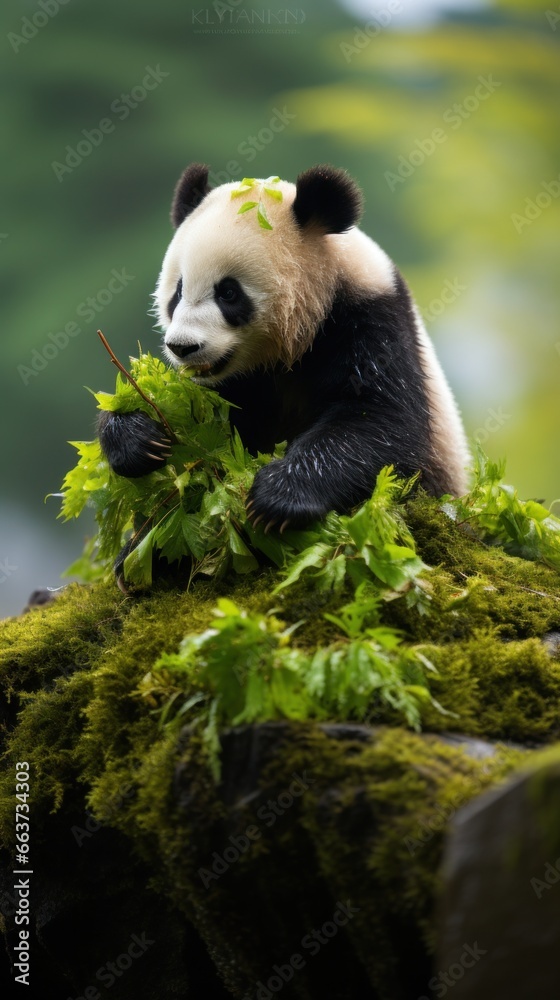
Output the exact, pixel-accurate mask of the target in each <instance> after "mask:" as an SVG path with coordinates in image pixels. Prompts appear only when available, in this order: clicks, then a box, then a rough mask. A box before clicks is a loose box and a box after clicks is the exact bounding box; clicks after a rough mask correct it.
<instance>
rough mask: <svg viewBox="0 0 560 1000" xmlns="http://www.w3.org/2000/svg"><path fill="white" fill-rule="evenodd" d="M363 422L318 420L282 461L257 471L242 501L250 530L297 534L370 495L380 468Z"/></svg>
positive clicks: (271, 463)
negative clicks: (290, 529) (260, 528)
mask: <svg viewBox="0 0 560 1000" xmlns="http://www.w3.org/2000/svg"><path fill="white" fill-rule="evenodd" d="M368 437H369V435H368V429H367V428H366V426H364V421H363V418H362V417H361V415H360V417H356V418H355V419H352V418H350V419H349V418H348V416H346V419H344V420H341V421H337V420H331V421H328V420H323V421H321V422H320V423H319V424H317V425H315V426H314V427H312V428H311V429H310V430H308V431H306V432H305V433H304V434H301V435H300V436H299V437H297V438H295V439H294V441H292V443H291V444H290V446H289V448H288V450H287V452H286V455H285V457H284V458H281V459H278V460H275V461H272V462H270V463H269V464H268V465H266V466H264V468H262V469H259V471H258V472H257V475H256V476H255V479H254V482H253V486H252V488H251V491H250V493H249V497H248V501H247V513H248V516H249V519H250V521H251V523H252V524H253V526H254V527H256V526H257V525H258V524H262V526H263V527H264V529H265V531H268V530H270V529H271V528H273V527H276V528H279V529H280V531H283V530H284V528H286V527H288V526H289V527H293V528H300V527H304V526H305V525H307V524H309V523H310V522H311V521H314V520H316V519H317V518H320V517H324V516H325V514H327V513H328V512H329V511H330V510H336V511H339V512H340V513H344V512H347V511H349V510H350V509H351V508H352V507H354V506H355V505H356V504H358V503H361V502H363V501H364V500H366V499H367V497H368V496H370V495H371V492H372V490H373V487H374V485H375V477H376V474H377V472H379V469H380V468H381V466H382V465H383V464H384V463H383V461H381V459H380V462H377V461H373V460H372V454H373V449H372V447H371V445H370V442H369V441H368Z"/></svg>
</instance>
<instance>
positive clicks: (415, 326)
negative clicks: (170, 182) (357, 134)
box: [99, 163, 469, 530]
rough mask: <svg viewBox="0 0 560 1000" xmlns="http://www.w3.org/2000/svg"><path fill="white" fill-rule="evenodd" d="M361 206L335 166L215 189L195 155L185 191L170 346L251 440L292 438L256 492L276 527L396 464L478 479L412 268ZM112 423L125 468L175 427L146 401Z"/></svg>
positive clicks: (113, 443)
mask: <svg viewBox="0 0 560 1000" xmlns="http://www.w3.org/2000/svg"><path fill="white" fill-rule="evenodd" d="M271 191H274V192H275V193H274V194H272V193H271ZM255 201H256V202H257V203H260V206H262V207H264V212H261V208H259V207H257V208H255V205H254V203H255ZM250 202H253V208H252V209H251V208H250ZM361 205H362V196H361V193H360V191H359V189H358V187H357V186H356V184H355V183H354V181H353V180H352V179H351V178H350V177H349V176H348V174H347V173H346V172H344V171H342V170H339V169H335V168H333V167H331V166H317V167H312V168H311V169H310V170H307V171H305V172H304V173H302V174H300V175H299V177H298V178H297V181H296V183H295V184H292V183H288V182H286V181H280V180H279V179H278V178H276V179H270V178H269V179H268V181H257V180H255V181H252V180H251V181H249V182H247V183H244V184H242V185H241V187H240V184H239V182H233V183H227V184H222V185H220V186H218V187H215V188H214V189H210V187H209V185H208V168H207V167H206V166H203V165H202V164H196V163H195V164H191V166H189V167H188V168H187V169H186V170H185V171H184V173H183V174H182V176H181V178H180V179H179V182H178V184H177V186H176V188H175V193H174V198H173V203H172V211H171V218H172V222H173V224H174V226H175V230H176V231H175V234H174V236H173V239H172V240H171V243H170V245H169V248H168V250H167V252H166V254H165V258H164V260H163V264H162V268H161V274H160V276H159V281H158V283H157V289H156V292H155V302H156V312H157V315H158V317H159V322H160V324H161V327H162V329H163V331H164V355H165V356H166V358H167V359H168V360H169V361H170V362H171V363H172V364H173V365H187V366H188V367H189V368H191V369H192V370H193V376H192V377H193V378H194V379H195V380H196V381H197V382H198V383H199V384H201V385H205V386H211V387H212V388H215V389H218V390H219V392H220V393H221V395H222V396H223V397H224V398H225V399H227V400H229V401H230V402H231V403H234V404H235V405H236V407H238V409H232V410H231V423H232V424H233V425H234V426H235V427H237V429H238V430H239V433H240V435H241V438H242V440H243V442H244V444H245V445H246V446H247V448H249V450H251V451H252V452H254V453H256V452H257V451H261V452H269V451H272V450H273V448H274V445H275V444H277V443H279V442H281V441H284V440H287V442H288V447H287V450H286V453H285V456H284V457H283V458H281V459H277V460H274V461H271V462H270V463H269V464H268V465H266V466H265V467H263V468H261V469H260V470H259V472H258V473H257V475H256V477H255V480H254V484H253V487H252V489H251V492H250V495H249V498H248V504H247V511H248V516H249V518H250V519H251V521H252V523H253V524H254V525H255V526H256V525H257V524H259V523H260V524H262V526H263V527H264V529H265V530H271V529H275V528H276V529H279V530H283V529H284V528H285V527H286V526H287V525H290V526H294V527H299V526H304V525H306V524H307V523H309V522H310V521H312V520H314V519H315V518H320V517H322V516H323V515H325V514H326V513H327V512H328V511H330V510H336V511H339V512H348V511H349V510H350V509H351V508H352V507H354V506H355V505H356V504H359V503H360V502H362V501H364V500H365V499H366V498H367V497H368V496H369V495H370V494H371V492H372V490H373V487H374V485H375V480H376V476H377V474H378V472H379V471H380V469H381V468H382V467H383V466H385V465H393V466H394V467H395V469H396V470H397V472H398V473H400V474H401V475H402V476H411V475H413V474H414V473H416V472H419V473H420V482H421V484H422V486H423V487H424V488H425V489H426V490H427V491H428V492H429V493H431V494H435V495H438V496H440V495H442V494H444V493H451V494H453V495H455V496H459V495H461V494H462V493H464V492H465V490H466V488H467V481H466V473H465V468H466V466H467V464H468V461H469V455H468V449H467V444H466V440H465V435H464V431H463V426H462V422H461V418H460V416H459V412H458V409H457V406H456V404H455V401H454V398H453V395H452V393H451V390H450V388H449V386H448V384H447V381H446V379H445V376H444V374H443V372H442V369H441V368H440V365H439V363H438V360H437V358H436V355H435V352H434V349H433V347H432V344H431V341H430V340H429V338H428V335H427V333H426V331H425V329H424V326H423V324H422V320H421V318H420V314H419V312H418V310H417V308H416V306H415V304H414V302H413V300H412V297H411V294H410V291H409V289H408V287H407V285H406V283H405V281H404V279H403V277H402V276H401V274H400V273H399V271H398V269H397V268H396V266H395V265H394V264H393V263H392V261H391V260H390V259H389V257H388V256H387V254H386V253H385V252H384V251H383V250H382V249H381V247H379V246H378V244H377V243H375V242H374V241H373V240H372V239H370V238H369V237H368V236H366V235H365V234H364V233H363V232H362V231H361V230H360V229H358V228H357V223H358V220H359V216H360V210H361ZM240 209H241V211H240ZM99 432H100V439H101V444H102V448H103V450H104V452H105V454H106V457H107V459H108V461H109V463H110V465H111V467H112V468H113V469H114V471H115V472H116V473H118V474H119V475H122V476H131V477H134V476H142V475H145V474H146V473H148V472H151V471H152V470H154V469H157V468H159V467H161V465H162V463H163V462H165V461H166V459H167V457H168V454H169V453H168V451H167V450H166V448H167V445H168V444H169V442H168V439H167V438H166V435H165V431H164V430H163V428H162V427H161V426H159V425H158V424H157V423H155V422H154V421H153V420H152V419H151V418H150V417H148V416H147V415H146V414H144V413H143V412H142V411H137V412H135V413H132V414H119V413H107V414H104V415H103V417H102V420H101V423H100V428H99Z"/></svg>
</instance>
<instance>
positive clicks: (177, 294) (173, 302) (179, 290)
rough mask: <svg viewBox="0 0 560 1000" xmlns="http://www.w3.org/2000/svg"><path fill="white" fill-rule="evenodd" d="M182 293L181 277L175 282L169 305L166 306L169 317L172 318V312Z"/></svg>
mask: <svg viewBox="0 0 560 1000" xmlns="http://www.w3.org/2000/svg"><path fill="white" fill-rule="evenodd" d="M182 294H183V279H182V278H179V281H178V282H177V288H176V289H175V293H174V295H173V297H172V298H171V299H170V301H169V305H168V306H167V312H168V313H169V319H171V318H172V316H173V313H174V312H175V310H176V308H177V306H178V305H179V302H180V301H181V296H182Z"/></svg>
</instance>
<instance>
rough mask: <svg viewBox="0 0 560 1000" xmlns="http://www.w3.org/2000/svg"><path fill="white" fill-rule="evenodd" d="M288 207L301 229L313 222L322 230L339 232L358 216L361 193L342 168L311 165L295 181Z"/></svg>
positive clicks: (348, 227)
mask: <svg viewBox="0 0 560 1000" xmlns="http://www.w3.org/2000/svg"><path fill="white" fill-rule="evenodd" d="M292 208H293V212H294V215H295V217H296V219H297V221H298V223H299V225H300V226H301V227H302V228H303V227H304V226H309V225H315V226H318V227H320V228H321V229H322V230H323V231H324V232H325V233H343V232H345V231H346V230H347V229H350V227H351V226H354V225H355V224H356V222H357V221H358V219H359V218H360V213H361V209H362V193H361V191H360V189H359V187H358V186H357V185H356V184H355V183H354V181H353V180H352V178H351V177H349V176H348V174H347V173H346V171H345V170H337V169H336V168H335V167H329V166H321V167H311V169H310V170H306V171H305V173H303V174H300V175H299V177H298V179H297V181H296V198H295V201H294V204H293V206H292Z"/></svg>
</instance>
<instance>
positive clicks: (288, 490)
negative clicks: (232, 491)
mask: <svg viewBox="0 0 560 1000" xmlns="http://www.w3.org/2000/svg"><path fill="white" fill-rule="evenodd" d="M330 509H331V508H330V506H329V505H328V504H326V503H325V500H324V499H322V498H321V497H320V496H319V495H318V493H317V492H316V491H314V490H313V489H312V488H310V484H309V483H307V484H306V483H303V482H302V481H301V480H300V481H298V477H297V476H294V475H293V474H290V470H289V467H288V464H287V463H286V461H285V459H278V460H277V461H274V462H269V464H268V465H266V466H265V467H264V468H262V469H259V471H258V472H257V474H256V476H255V479H254V482H253V485H252V487H251V490H250V492H249V497H248V499H247V516H248V518H249V521H250V523H251V524H252V526H253V528H256V527H258V525H261V526H262V527H263V529H264V531H265V533H268V532H269V531H271V530H272V529H273V528H274V529H277V530H279V531H280V533H282V532H283V531H285V529H286V528H288V527H290V528H304V527H305V526H306V525H308V524H310V523H311V522H312V521H316V520H317V519H318V518H321V517H324V516H325V514H327V513H328V511H329V510H330Z"/></svg>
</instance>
